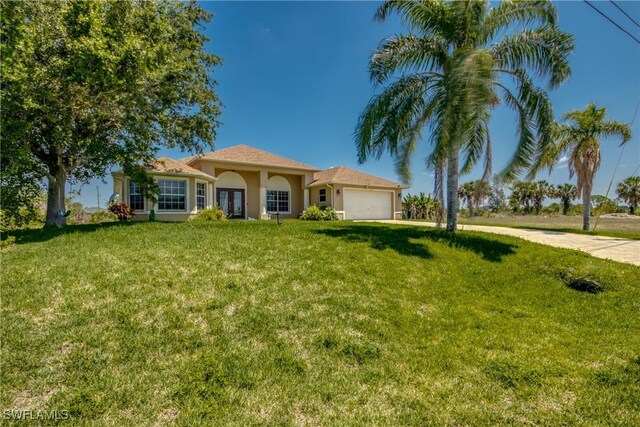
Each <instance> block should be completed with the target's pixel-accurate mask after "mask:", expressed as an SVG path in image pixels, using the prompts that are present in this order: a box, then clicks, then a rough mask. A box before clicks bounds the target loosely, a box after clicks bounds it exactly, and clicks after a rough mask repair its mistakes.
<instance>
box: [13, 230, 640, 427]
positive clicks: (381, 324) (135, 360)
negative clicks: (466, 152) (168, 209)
mask: <svg viewBox="0 0 640 427" xmlns="http://www.w3.org/2000/svg"><path fill="white" fill-rule="evenodd" d="M15 236H16V238H17V240H16V243H15V244H14V245H12V246H10V247H9V248H7V249H4V250H3V251H2V283H1V285H2V288H1V290H2V299H1V302H2V322H1V326H0V331H1V333H2V335H1V339H2V348H1V354H0V356H1V362H2V369H1V373H0V375H1V376H0V380H1V385H2V387H1V391H0V406H2V408H3V409H4V410H7V409H31V410H58V411H61V410H67V411H69V413H70V415H71V417H72V418H73V419H72V421H73V423H72V425H112V426H121V425H154V424H158V425H163V424H170V423H173V424H175V425H183V426H192V425H202V424H204V425H301V424H310V425H419V426H424V425H488V424H491V425H496V424H512V425H522V424H527V423H535V424H544V425H561V424H562V425H571V424H583V425H584V424H587V425H589V424H592V425H638V424H640V316H638V313H640V290H639V289H638V285H639V283H638V277H639V274H640V268H638V267H634V266H630V265H625V264H620V263H615V262H610V261H606V260H601V259H596V258H592V257H590V256H588V255H585V254H582V253H578V252H573V251H569V250H562V249H554V248H551V247H546V246H541V245H536V244H533V243H529V242H526V241H523V240H520V239H516V238H511V237H507V236H497V235H490V234H482V233H474V232H467V231H465V232H461V233H458V234H457V235H456V236H450V235H447V234H444V233H443V232H441V231H439V230H434V229H429V228H418V227H415V228H414V227H401V226H389V225H383V224H368V223H349V222H340V223H304V222H298V221H287V222H285V223H284V224H283V225H282V226H280V227H278V226H277V225H275V223H273V222H258V221H253V222H232V221H228V222H224V223H214V224H194V223H174V224H166V223H165V224H163V223H138V224H127V225H95V226H77V227H70V228H69V229H67V230H64V231H59V230H49V231H34V230H31V231H27V232H23V233H16V234H15ZM578 276H586V277H590V278H592V279H595V280H597V281H598V282H599V283H600V284H601V285H602V286H603V287H604V292H602V293H600V294H585V293H582V292H578V291H575V290H572V289H570V288H568V287H567V286H566V285H565V283H564V281H563V280H566V279H567V278H571V277H578ZM9 424H10V422H9ZM17 424H19V423H17ZM45 424H46V422H45ZM20 425H21V424H20Z"/></svg>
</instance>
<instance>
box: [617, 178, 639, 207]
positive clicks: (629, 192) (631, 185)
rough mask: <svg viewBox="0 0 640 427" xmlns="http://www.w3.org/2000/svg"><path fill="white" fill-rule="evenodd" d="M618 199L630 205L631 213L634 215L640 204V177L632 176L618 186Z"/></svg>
mask: <svg viewBox="0 0 640 427" xmlns="http://www.w3.org/2000/svg"><path fill="white" fill-rule="evenodd" d="M616 192H617V193H618V198H619V199H620V200H622V201H624V202H625V203H627V205H629V213H630V214H631V215H634V214H635V213H636V209H638V204H640V176H630V177H629V178H626V179H624V180H623V181H621V182H620V183H619V184H618V187H617V188H616Z"/></svg>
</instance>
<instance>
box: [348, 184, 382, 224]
mask: <svg viewBox="0 0 640 427" xmlns="http://www.w3.org/2000/svg"><path fill="white" fill-rule="evenodd" d="M392 194H393V193H391V192H389V191H373V190H348V189H345V190H344V217H345V219H392V212H391V195H392Z"/></svg>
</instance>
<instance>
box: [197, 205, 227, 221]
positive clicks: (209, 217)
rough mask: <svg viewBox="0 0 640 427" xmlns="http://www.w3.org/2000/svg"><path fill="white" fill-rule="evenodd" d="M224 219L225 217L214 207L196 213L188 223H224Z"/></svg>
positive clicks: (220, 210)
mask: <svg viewBox="0 0 640 427" xmlns="http://www.w3.org/2000/svg"><path fill="white" fill-rule="evenodd" d="M226 219H227V216H226V215H225V214H224V212H223V211H222V209H220V208H218V207H216V208H210V209H203V210H201V211H198V213H197V214H196V216H194V217H192V218H191V219H190V221H224V220H226Z"/></svg>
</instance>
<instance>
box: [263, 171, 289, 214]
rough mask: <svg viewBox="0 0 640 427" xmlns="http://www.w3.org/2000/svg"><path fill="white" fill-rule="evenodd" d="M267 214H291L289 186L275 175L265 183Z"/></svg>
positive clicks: (284, 180)
mask: <svg viewBox="0 0 640 427" xmlns="http://www.w3.org/2000/svg"><path fill="white" fill-rule="evenodd" d="M267 212H270V213H272V212H280V213H291V185H289V181H287V180H286V179H285V178H284V177H281V176H278V175H276V176H272V177H271V178H269V181H267Z"/></svg>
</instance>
